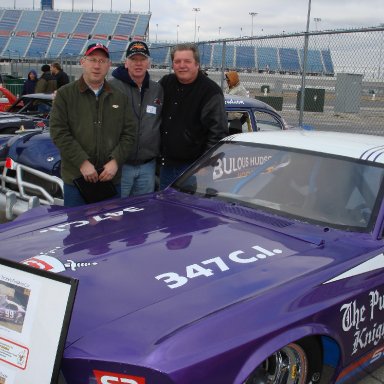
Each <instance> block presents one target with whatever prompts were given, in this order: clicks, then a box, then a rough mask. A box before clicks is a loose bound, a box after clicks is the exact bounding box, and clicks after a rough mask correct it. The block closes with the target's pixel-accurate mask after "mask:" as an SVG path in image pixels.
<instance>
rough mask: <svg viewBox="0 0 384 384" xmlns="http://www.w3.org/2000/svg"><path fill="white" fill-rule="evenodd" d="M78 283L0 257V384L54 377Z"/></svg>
mask: <svg viewBox="0 0 384 384" xmlns="http://www.w3.org/2000/svg"><path fill="white" fill-rule="evenodd" d="M77 285H78V280H76V279H72V278H70V277H66V276H62V275H58V274H54V273H52V272H47V271H44V270H41V269H37V268H32V267H30V266H27V265H25V264H19V263H16V262H13V261H10V260H6V259H2V258H0V384H18V383H33V384H34V383H36V384H37V383H51V384H54V383H56V382H57V379H58V376H59V372H60V364H61V359H62V355H63V352H64V345H65V339H66V336H67V332H68V327H69V322H70V318H71V314H72V309H73V303H74V300H75V295H76V290H77Z"/></svg>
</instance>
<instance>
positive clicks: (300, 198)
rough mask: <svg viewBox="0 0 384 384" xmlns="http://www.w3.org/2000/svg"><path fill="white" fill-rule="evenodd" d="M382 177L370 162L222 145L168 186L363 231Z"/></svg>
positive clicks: (373, 210)
mask: <svg viewBox="0 0 384 384" xmlns="http://www.w3.org/2000/svg"><path fill="white" fill-rule="evenodd" d="M383 174H384V168H383V166H382V165H379V164H373V163H371V162H364V161H360V160H354V159H347V158H344V157H336V156H330V155H326V154H322V153H317V152H306V151H302V150H292V149H287V148H276V147H269V146H264V145H260V144H249V143H239V142H224V143H222V144H221V145H220V146H218V147H215V148H214V149H212V150H211V151H209V152H208V153H207V154H206V155H205V156H204V157H203V158H202V159H201V160H200V161H198V162H197V163H196V164H195V165H194V166H193V167H192V168H190V169H189V170H188V171H187V172H186V173H184V174H183V175H182V176H181V177H180V178H179V179H177V180H176V181H175V182H174V184H172V187H173V188H175V189H177V190H180V191H182V192H185V193H189V194H198V195H202V196H205V197H207V198H217V199H222V200H226V201H231V202H236V203H239V204H242V205H246V206H251V207H257V208H258V209H262V210H265V211H269V212H274V213H278V214H280V215H283V216H288V217H294V218H298V219H300V220H302V221H307V222H315V223H320V224H323V225H325V226H331V227H336V228H343V229H347V230H355V231H362V232H364V231H366V232H368V231H370V230H371V228H372V226H373V224H374V219H375V217H376V211H377V210H378V202H379V201H380V199H379V195H380V196H381V194H382V181H383Z"/></svg>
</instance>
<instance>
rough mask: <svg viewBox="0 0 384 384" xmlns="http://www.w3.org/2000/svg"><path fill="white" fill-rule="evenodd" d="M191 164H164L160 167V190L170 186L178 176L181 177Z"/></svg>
mask: <svg viewBox="0 0 384 384" xmlns="http://www.w3.org/2000/svg"><path fill="white" fill-rule="evenodd" d="M189 166H190V164H182V165H175V166H171V165H162V166H161V168H160V190H163V189H164V188H166V187H168V185H170V184H171V183H172V182H173V181H175V179H176V178H177V177H179V176H180V175H181V174H182V173H183V172H184V171H185V170H186V169H187V168H188V167H189Z"/></svg>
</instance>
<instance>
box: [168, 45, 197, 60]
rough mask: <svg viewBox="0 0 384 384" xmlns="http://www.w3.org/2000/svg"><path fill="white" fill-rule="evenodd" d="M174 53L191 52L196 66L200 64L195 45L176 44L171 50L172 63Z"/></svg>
mask: <svg viewBox="0 0 384 384" xmlns="http://www.w3.org/2000/svg"><path fill="white" fill-rule="evenodd" d="M176 51H192V53H193V57H194V59H195V61H196V63H197V64H200V54H199V49H198V47H197V45H196V44H193V43H181V44H177V45H175V46H174V47H172V49H171V60H172V62H173V59H174V58H175V52H176Z"/></svg>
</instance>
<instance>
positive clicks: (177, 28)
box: [176, 24, 180, 44]
mask: <svg viewBox="0 0 384 384" xmlns="http://www.w3.org/2000/svg"><path fill="white" fill-rule="evenodd" d="M179 27H180V25H179V24H177V26H176V44H179Z"/></svg>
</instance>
